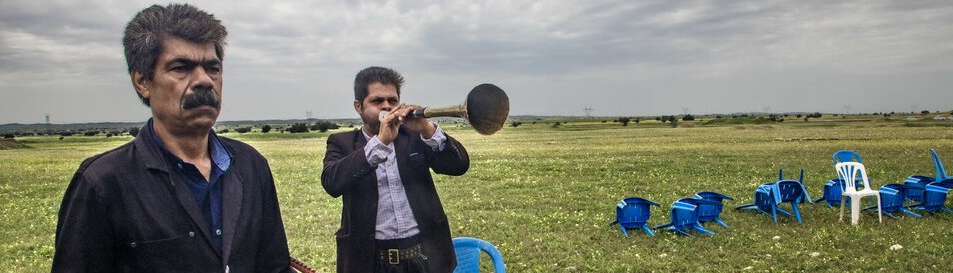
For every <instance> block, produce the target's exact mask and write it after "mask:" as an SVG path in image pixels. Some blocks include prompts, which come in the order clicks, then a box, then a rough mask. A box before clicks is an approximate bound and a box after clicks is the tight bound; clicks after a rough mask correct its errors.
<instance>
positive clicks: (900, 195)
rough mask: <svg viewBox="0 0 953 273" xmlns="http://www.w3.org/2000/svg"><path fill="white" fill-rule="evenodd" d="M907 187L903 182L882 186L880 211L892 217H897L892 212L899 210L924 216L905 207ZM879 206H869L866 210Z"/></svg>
mask: <svg viewBox="0 0 953 273" xmlns="http://www.w3.org/2000/svg"><path fill="white" fill-rule="evenodd" d="M906 191H907V187H906V186H904V185H902V184H897V183H892V184H887V185H883V186H881V187H880V211H881V212H882V213H883V214H884V215H887V216H888V217H890V218H893V219H897V217H896V216H894V215H893V214H891V212H895V211H899V212H903V213H906V214H909V215H913V216H915V217H917V218H920V217H923V216H921V215H920V214H917V213H916V212H913V211H911V210H908V209H907V208H904V207H903V202H904V201H905V200H906ZM876 207H877V206H868V207H866V208H864V210H870V209H874V208H876Z"/></svg>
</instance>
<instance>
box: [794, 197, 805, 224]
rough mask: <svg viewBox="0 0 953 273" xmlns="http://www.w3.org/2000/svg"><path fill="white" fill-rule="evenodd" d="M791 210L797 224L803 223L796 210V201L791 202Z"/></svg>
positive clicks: (799, 212) (799, 213)
mask: <svg viewBox="0 0 953 273" xmlns="http://www.w3.org/2000/svg"><path fill="white" fill-rule="evenodd" d="M791 208H793V210H794V217H795V218H797V222H798V223H804V221H801V211H800V210H798V208H797V201H795V202H791Z"/></svg>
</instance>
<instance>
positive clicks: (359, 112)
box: [354, 100, 361, 115]
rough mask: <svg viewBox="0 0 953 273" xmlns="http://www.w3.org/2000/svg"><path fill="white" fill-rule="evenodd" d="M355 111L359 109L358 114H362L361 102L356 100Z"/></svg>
mask: <svg viewBox="0 0 953 273" xmlns="http://www.w3.org/2000/svg"><path fill="white" fill-rule="evenodd" d="M354 111H357V114H358V115H360V114H361V102H360V101H357V100H354Z"/></svg>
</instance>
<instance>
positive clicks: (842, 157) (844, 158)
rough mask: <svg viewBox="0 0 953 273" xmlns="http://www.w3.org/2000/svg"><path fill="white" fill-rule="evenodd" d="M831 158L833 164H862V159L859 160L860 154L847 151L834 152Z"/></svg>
mask: <svg viewBox="0 0 953 273" xmlns="http://www.w3.org/2000/svg"><path fill="white" fill-rule="evenodd" d="M833 158H834V164H837V163H841V162H858V163H864V159H863V158H861V157H860V154H858V153H857V152H855V151H848V150H840V151H836V152H834V156H833Z"/></svg>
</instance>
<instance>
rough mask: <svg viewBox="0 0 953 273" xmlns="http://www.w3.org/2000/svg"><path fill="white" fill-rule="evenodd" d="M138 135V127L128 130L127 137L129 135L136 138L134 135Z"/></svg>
mask: <svg viewBox="0 0 953 273" xmlns="http://www.w3.org/2000/svg"><path fill="white" fill-rule="evenodd" d="M138 134H139V127H132V128H129V135H130V136H132V137H136V135H138Z"/></svg>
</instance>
